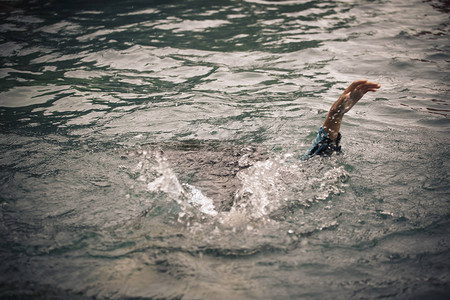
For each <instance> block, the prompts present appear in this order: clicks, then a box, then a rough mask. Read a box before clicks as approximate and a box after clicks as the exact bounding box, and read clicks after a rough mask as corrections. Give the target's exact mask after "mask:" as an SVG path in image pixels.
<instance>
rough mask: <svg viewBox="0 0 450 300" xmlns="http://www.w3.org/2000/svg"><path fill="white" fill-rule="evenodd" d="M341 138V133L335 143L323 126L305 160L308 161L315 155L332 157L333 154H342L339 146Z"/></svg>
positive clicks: (304, 156)
mask: <svg viewBox="0 0 450 300" xmlns="http://www.w3.org/2000/svg"><path fill="white" fill-rule="evenodd" d="M341 137H342V136H341V134H340V133H339V134H338V138H337V139H336V141H333V140H332V139H330V138H329V137H328V134H327V133H326V131H325V130H324V129H323V127H322V126H321V127H320V128H319V133H318V134H317V137H316V139H315V140H314V143H313V145H312V146H311V147H310V148H309V149H308V150H307V151H306V152H305V154H304V155H303V158H304V159H308V158H311V157H313V156H315V155H331V154H332V153H333V152H340V151H341V146H339V142H340V141H341Z"/></svg>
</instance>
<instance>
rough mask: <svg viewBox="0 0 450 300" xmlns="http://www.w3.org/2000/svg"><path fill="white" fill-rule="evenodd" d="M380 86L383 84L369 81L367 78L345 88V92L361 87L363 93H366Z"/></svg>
mask: <svg viewBox="0 0 450 300" xmlns="http://www.w3.org/2000/svg"><path fill="white" fill-rule="evenodd" d="M380 87H381V86H380V85H379V84H378V83H374V82H368V81H367V80H357V81H354V82H353V83H352V84H350V86H349V87H348V88H346V89H345V91H344V94H347V93H351V92H353V91H355V90H357V89H359V90H360V91H361V92H363V93H366V92H368V91H372V92H375V91H376V90H377V89H379V88H380Z"/></svg>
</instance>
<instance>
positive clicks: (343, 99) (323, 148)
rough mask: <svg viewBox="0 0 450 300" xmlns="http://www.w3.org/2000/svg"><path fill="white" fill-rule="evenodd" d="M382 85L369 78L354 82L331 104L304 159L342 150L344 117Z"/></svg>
mask: <svg viewBox="0 0 450 300" xmlns="http://www.w3.org/2000/svg"><path fill="white" fill-rule="evenodd" d="M379 88H380V85H379V84H377V83H373V82H368V81H367V80H358V81H355V82H353V83H352V84H351V85H350V86H349V87H348V88H346V89H345V91H344V92H343V93H342V95H341V96H340V97H339V99H338V100H337V101H336V102H335V103H334V104H333V105H332V106H331V108H330V112H329V113H328V116H327V119H326V120H325V122H324V123H323V125H322V126H321V127H320V128H319V132H318V133H317V137H316V139H315V140H314V142H313V145H312V146H311V147H310V148H309V149H308V150H307V151H306V152H305V154H304V155H303V158H304V159H308V158H311V157H313V156H315V155H329V154H331V153H333V152H339V151H341V146H339V143H340V140H341V135H340V134H339V129H340V128H341V123H342V118H343V117H344V114H345V113H346V112H348V111H349V110H350V109H351V108H352V107H353V106H354V105H355V104H356V103H357V102H358V101H359V100H360V99H361V98H362V97H363V96H364V94H365V93H367V92H375V91H376V90H377V89H379Z"/></svg>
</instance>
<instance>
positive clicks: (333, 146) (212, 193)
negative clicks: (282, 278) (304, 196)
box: [145, 80, 380, 211]
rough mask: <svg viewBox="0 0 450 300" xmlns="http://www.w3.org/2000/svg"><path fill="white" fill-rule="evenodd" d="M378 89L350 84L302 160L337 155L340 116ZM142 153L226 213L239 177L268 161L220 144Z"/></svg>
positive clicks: (238, 192) (251, 149)
mask: <svg viewBox="0 0 450 300" xmlns="http://www.w3.org/2000/svg"><path fill="white" fill-rule="evenodd" d="M379 87H380V86H379V85H378V84H375V83H371V82H367V81H365V80H359V81H355V82H353V83H352V84H351V85H350V86H349V87H348V88H347V89H346V90H345V91H344V93H343V94H342V95H341V97H339V99H338V100H337V101H336V102H335V103H334V104H333V105H332V107H331V108H330V111H329V113H328V116H327V118H326V120H325V122H324V123H323V125H322V126H321V127H320V128H319V132H318V135H317V137H316V139H315V140H314V141H313V145H312V146H311V147H310V148H309V149H308V150H307V151H306V153H305V154H304V156H303V158H304V159H308V158H311V157H313V156H315V155H331V154H332V153H333V152H339V151H340V150H341V146H340V145H339V144H340V140H341V134H340V133H339V130H340V125H341V122H342V119H343V116H344V114H345V113H346V112H348V111H349V110H350V109H351V108H352V107H353V106H354V105H355V104H356V103H357V102H358V101H359V100H360V99H361V98H362V96H363V95H364V94H365V93H366V92H368V91H376V89H378V88H379ZM145 151H146V153H149V155H150V156H151V157H153V158H156V159H158V160H160V161H163V162H164V163H166V164H168V168H170V170H173V172H175V173H176V178H178V179H179V180H180V182H182V183H183V184H184V185H185V187H187V186H190V185H194V186H195V187H197V188H199V189H200V190H201V192H202V193H204V195H205V196H206V197H208V198H209V199H212V201H213V204H214V209H215V210H217V211H227V210H230V209H231V207H232V206H233V205H234V203H235V202H236V201H238V200H239V198H240V197H242V196H243V194H245V193H246V191H243V190H242V187H243V183H242V178H241V177H242V176H239V174H240V173H241V172H242V171H243V170H245V169H247V168H249V167H251V166H253V165H254V164H255V163H257V162H260V161H264V160H267V159H269V154H268V153H267V152H266V151H265V150H264V149H262V148H261V147H258V146H254V145H246V146H242V145H232V144H226V143H222V142H220V143H219V142H205V141H201V142H199V141H188V142H172V143H167V144H164V145H161V144H158V145H147V148H146V150H145ZM178 179H177V180H178ZM180 182H178V181H177V182H176V183H175V185H176V186H177V190H178V194H177V195H176V197H179V196H182V195H180V194H183V193H184V191H185V190H186V188H185V187H183V184H181V183H180ZM150 186H151V187H152V189H154V188H155V187H156V186H155V184H151V185H150ZM160 189H161V188H160ZM162 190H164V189H162ZM172 190H173V189H172V188H169V187H166V188H165V191H166V192H173V191H172ZM251 192H252V193H253V192H255V191H251Z"/></svg>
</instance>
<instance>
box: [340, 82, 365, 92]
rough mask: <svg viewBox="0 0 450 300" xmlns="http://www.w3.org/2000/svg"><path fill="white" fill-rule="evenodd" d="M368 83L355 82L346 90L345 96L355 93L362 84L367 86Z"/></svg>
mask: <svg viewBox="0 0 450 300" xmlns="http://www.w3.org/2000/svg"><path fill="white" fill-rule="evenodd" d="M366 82H367V80H357V81H354V82H353V83H352V84H350V86H349V87H348V88H346V89H345V91H344V94H347V93H350V92H352V91H354V90H355V89H356V88H357V87H358V86H360V85H361V84H365V83H366Z"/></svg>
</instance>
